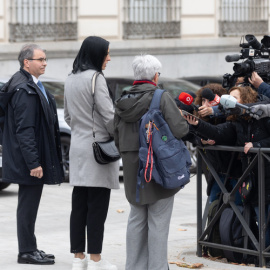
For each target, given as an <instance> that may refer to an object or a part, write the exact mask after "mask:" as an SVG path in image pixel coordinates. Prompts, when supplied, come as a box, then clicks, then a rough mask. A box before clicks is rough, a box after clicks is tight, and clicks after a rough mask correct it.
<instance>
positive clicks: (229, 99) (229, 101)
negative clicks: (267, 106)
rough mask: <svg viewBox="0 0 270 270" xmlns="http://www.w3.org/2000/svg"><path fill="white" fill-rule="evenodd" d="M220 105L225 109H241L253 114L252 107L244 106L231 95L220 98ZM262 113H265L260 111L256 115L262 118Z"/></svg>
mask: <svg viewBox="0 0 270 270" xmlns="http://www.w3.org/2000/svg"><path fill="white" fill-rule="evenodd" d="M220 104H221V105H223V107H224V108H225V109H232V108H235V107H239V108H242V109H245V110H246V112H247V113H248V114H253V113H252V112H251V108H250V107H248V106H246V105H244V104H241V103H238V102H237V100H236V98H235V97H233V96H231V95H222V96H221V98H220ZM262 113H263V111H262V110H258V111H257V113H256V114H257V115H258V116H261V115H262Z"/></svg>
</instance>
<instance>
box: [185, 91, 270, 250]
mask: <svg viewBox="0 0 270 270" xmlns="http://www.w3.org/2000/svg"><path fill="white" fill-rule="evenodd" d="M230 95H232V96H233V97H235V98H236V99H237V102H238V103H242V104H243V103H255V102H256V100H257V98H258V94H257V92H256V91H254V90H253V89H252V88H251V87H248V86H247V87H233V88H231V89H230ZM186 119H187V120H188V122H189V123H190V124H191V125H193V126H194V127H195V129H196V131H197V132H198V133H200V134H203V135H204V136H207V137H209V138H211V139H213V140H215V142H216V144H219V145H231V146H233V145H236V146H243V147H244V152H242V153H241V161H242V171H244V170H245V169H246V168H247V166H248V164H249V162H250V160H252V158H253V157H254V154H252V153H250V152H249V150H250V149H251V148H253V147H256V148H264V147H270V118H269V117H266V118H262V119H260V120H256V119H254V118H252V117H250V116H247V115H241V116H237V115H232V116H230V117H229V118H228V119H227V120H228V121H227V122H225V123H223V124H219V125H216V126H213V125H211V124H209V123H206V122H202V121H198V120H197V119H195V118H192V117H186ZM257 170H258V167H257V166H254V167H253V172H254V176H255V178H256V175H258V171H257ZM257 183H258V180H256V179H255V181H254V190H253V191H252V197H251V203H252V204H253V206H254V209H255V211H256V214H257V217H258V216H259V213H258V197H257V194H258V184H257ZM265 204H266V205H265V209H266V211H265V212H266V213H265V217H266V220H267V217H268V216H269V213H270V164H269V161H267V160H265ZM265 240H266V242H265V245H266V247H267V246H269V245H270V226H269V225H268V226H267V229H266V233H265Z"/></svg>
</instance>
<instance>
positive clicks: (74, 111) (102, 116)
mask: <svg viewBox="0 0 270 270" xmlns="http://www.w3.org/2000/svg"><path fill="white" fill-rule="evenodd" d="M94 73H95V71H94V70H86V71H83V72H78V73H76V74H71V75H69V76H68V78H67V80H66V82H65V121H66V122H67V124H68V125H69V126H70V127H71V146H70V152H69V156H70V184H71V185H72V186H85V187H90V186H91V187H105V188H109V189H118V188H119V163H118V161H116V162H113V163H110V164H106V165H100V164H98V163H97V162H96V161H95V159H94V155H93V148H92V143H93V141H94V139H93V117H92V104H93V98H92V95H91V88H92V87H91V82H92V77H93V74H94ZM95 103H96V105H95V112H94V120H95V130H96V141H107V140H108V139H109V138H110V135H111V136H113V117H114V108H113V102H112V100H111V98H110V96H109V91H108V88H107V84H106V80H105V78H104V77H103V75H102V74H100V75H99V76H98V77H97V80H96V87H95Z"/></svg>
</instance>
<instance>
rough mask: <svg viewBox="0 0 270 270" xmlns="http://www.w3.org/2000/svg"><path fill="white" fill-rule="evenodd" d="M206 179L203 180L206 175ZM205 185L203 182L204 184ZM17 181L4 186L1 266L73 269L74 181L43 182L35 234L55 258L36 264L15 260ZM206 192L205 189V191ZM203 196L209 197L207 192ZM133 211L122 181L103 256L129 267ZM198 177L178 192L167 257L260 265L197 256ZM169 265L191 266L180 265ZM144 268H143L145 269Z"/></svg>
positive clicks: (8, 269) (210, 265)
mask: <svg viewBox="0 0 270 270" xmlns="http://www.w3.org/2000/svg"><path fill="white" fill-rule="evenodd" d="M204 182H205V181H204ZM203 190H205V186H204V187H203ZM17 192H18V187H17V185H11V186H9V187H8V188H7V189H5V190H3V191H0V269H1V270H23V269H29V270H36V269H43V270H44V269H52V270H53V269H57V270H69V269H71V263H72V258H73V255H72V254H70V252H69V215H70V209H71V192H72V187H70V186H69V184H66V183H65V184H62V185H61V186H45V188H44V190H43V196H42V199H41V205H40V209H39V214H38V219H37V223H36V236H37V241H38V248H39V249H43V250H45V251H46V252H48V253H53V254H55V255H56V264H55V265H52V266H35V265H22V264H17V262H16V260H17V237H16V207H17ZM203 193H205V192H203ZM203 201H204V202H205V197H204V198H203ZM128 214H129V204H128V203H127V201H126V198H125V195H124V187H123V184H122V183H121V188H120V189H119V190H113V191H112V194H111V203H110V209H109V213H108V218H107V222H106V228H105V236H104V248H103V253H102V256H103V257H104V258H105V259H107V260H108V261H110V262H111V263H114V264H116V265H117V266H118V270H124V269H125V267H124V265H125V233H126V223H127V219H128ZM195 254H196V177H192V178H191V183H189V184H188V185H187V186H186V187H185V188H184V189H183V190H181V191H180V192H179V193H178V194H177V195H176V197H175V205H174V210H173V216H172V220H171V225H170V235H169V260H170V261H181V260H183V259H184V260H185V261H186V262H187V263H203V264H204V267H203V269H205V270H211V269H223V270H225V269H226V270H227V269H232V270H234V269H235V270H236V269H247V268H248V269H249V270H251V269H257V270H258V268H254V267H241V266H234V265H230V264H224V263H220V262H212V261H209V260H205V259H203V258H198V257H196V255H195ZM170 269H171V270H177V269H178V270H179V269H187V268H179V267H178V266H176V265H171V266H170ZM142 270H144V269H142Z"/></svg>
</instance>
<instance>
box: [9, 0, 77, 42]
mask: <svg viewBox="0 0 270 270" xmlns="http://www.w3.org/2000/svg"><path fill="white" fill-rule="evenodd" d="M9 5H10V6H9V10H10V22H9V40H10V42H23V41H36V40H76V39H77V7H78V4H77V0H10V1H9Z"/></svg>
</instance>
